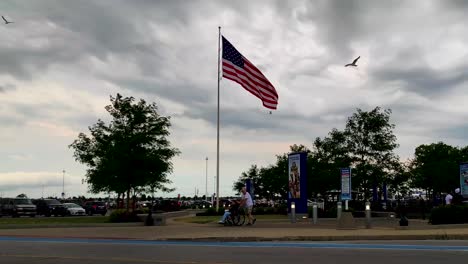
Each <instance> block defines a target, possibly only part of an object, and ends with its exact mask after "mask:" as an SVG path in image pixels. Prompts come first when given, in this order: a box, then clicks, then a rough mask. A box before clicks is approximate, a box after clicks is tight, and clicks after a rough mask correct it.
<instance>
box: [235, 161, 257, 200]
mask: <svg viewBox="0 0 468 264" xmlns="http://www.w3.org/2000/svg"><path fill="white" fill-rule="evenodd" d="M247 179H252V182H253V184H254V186H255V195H256V196H259V197H262V195H263V181H262V179H261V178H260V168H259V167H258V166H257V165H255V164H253V165H251V166H250V168H249V169H248V170H247V171H245V172H242V174H241V176H240V177H239V179H238V180H237V181H236V182H234V186H233V190H234V191H235V192H237V194H238V193H239V191H240V190H241V188H242V187H244V186H245V182H246V180H247Z"/></svg>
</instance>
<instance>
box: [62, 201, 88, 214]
mask: <svg viewBox="0 0 468 264" xmlns="http://www.w3.org/2000/svg"><path fill="white" fill-rule="evenodd" d="M63 206H65V208H66V209H67V212H68V215H86V210H85V209H84V208H83V207H81V206H79V205H77V204H74V203H64V204H63Z"/></svg>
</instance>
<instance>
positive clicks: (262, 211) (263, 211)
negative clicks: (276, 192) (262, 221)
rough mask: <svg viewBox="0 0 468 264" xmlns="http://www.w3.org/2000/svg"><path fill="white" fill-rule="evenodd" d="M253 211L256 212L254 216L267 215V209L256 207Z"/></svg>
mask: <svg viewBox="0 0 468 264" xmlns="http://www.w3.org/2000/svg"><path fill="white" fill-rule="evenodd" d="M253 211H254V214H256V215H264V214H265V208H263V207H254V209H253Z"/></svg>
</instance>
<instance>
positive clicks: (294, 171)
mask: <svg viewBox="0 0 468 264" xmlns="http://www.w3.org/2000/svg"><path fill="white" fill-rule="evenodd" d="M288 160H289V162H288V163H289V165H288V212H290V211H291V202H294V203H295V206H296V213H297V214H307V153H306V152H300V153H291V154H289V157H288Z"/></svg>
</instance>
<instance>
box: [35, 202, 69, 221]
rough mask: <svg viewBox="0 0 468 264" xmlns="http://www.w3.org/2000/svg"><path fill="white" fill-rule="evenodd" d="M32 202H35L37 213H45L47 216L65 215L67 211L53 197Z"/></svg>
mask: <svg viewBox="0 0 468 264" xmlns="http://www.w3.org/2000/svg"><path fill="white" fill-rule="evenodd" d="M34 203H35V204H36V207H37V214H38V215H45V216H47V217H49V216H51V215H55V216H65V215H67V212H68V211H67V209H66V208H65V206H63V204H61V203H60V202H59V201H57V200H55V199H38V200H35V201H34Z"/></svg>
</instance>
